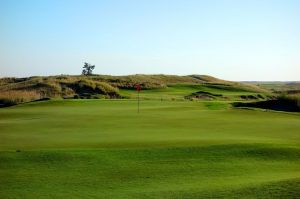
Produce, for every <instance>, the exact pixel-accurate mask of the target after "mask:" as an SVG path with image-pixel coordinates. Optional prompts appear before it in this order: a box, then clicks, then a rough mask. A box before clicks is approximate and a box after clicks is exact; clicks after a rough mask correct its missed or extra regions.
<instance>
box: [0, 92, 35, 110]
mask: <svg viewBox="0 0 300 199" xmlns="http://www.w3.org/2000/svg"><path fill="white" fill-rule="evenodd" d="M40 98H41V96H40V93H37V92H35V91H24V90H10V91H0V106H11V105H15V104H20V103H24V102H30V101H34V100H38V99H40Z"/></svg>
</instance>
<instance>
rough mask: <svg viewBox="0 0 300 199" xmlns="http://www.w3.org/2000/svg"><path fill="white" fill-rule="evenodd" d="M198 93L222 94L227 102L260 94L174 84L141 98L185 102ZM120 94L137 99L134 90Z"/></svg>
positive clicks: (217, 86) (207, 86) (229, 87)
mask: <svg viewBox="0 0 300 199" xmlns="http://www.w3.org/2000/svg"><path fill="white" fill-rule="evenodd" d="M224 87H225V88H224ZM198 91H205V92H210V93H213V94H222V95H223V96H224V97H226V100H237V99H240V96H241V95H257V94H258V92H254V91H249V90H243V89H242V88H238V87H233V86H225V85H213V84H172V85H169V86H168V87H166V88H157V89H149V90H142V92H141V93H140V97H141V98H143V99H156V100H171V99H175V100H183V99H184V97H185V96H188V95H190V94H192V93H194V92H198ZM120 94H121V95H123V96H127V97H128V98H135V97H136V91H135V90H133V89H121V90H120ZM224 99H225V98H224ZM224 99H223V100H224Z"/></svg>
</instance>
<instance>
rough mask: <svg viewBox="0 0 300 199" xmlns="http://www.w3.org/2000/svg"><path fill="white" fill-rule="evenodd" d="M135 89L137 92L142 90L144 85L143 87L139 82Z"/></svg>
mask: <svg viewBox="0 0 300 199" xmlns="http://www.w3.org/2000/svg"><path fill="white" fill-rule="evenodd" d="M135 89H136V91H137V92H140V91H141V90H142V87H141V85H140V84H137V85H136V86H135Z"/></svg>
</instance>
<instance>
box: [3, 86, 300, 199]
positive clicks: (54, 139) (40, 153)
mask: <svg viewBox="0 0 300 199" xmlns="http://www.w3.org/2000/svg"><path fill="white" fill-rule="evenodd" d="M171 89H177V88H171ZM197 89H198V88H197ZM224 92H225V91H224ZM299 121H300V115H299V114H298V113H295V114H291V113H284V112H273V111H268V112H265V111H261V110H246V109H232V108H231V107H230V105H229V104H228V102H225V101H203V102H199V101H192V102H187V101H159V100H157V101H155V100H147V101H142V102H141V112H140V114H138V113H137V110H136V101H132V100H63V101H47V102H35V103H29V104H23V105H18V106H15V107H9V108H3V109H0V198H6V199H9V198H22V199H23V198H299V197H300V122H299ZM16 150H21V152H16Z"/></svg>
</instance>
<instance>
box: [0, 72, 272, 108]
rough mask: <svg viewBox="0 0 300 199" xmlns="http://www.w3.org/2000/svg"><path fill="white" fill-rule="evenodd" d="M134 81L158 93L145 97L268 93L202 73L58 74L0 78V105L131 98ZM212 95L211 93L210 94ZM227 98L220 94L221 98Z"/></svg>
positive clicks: (252, 86)
mask: <svg viewBox="0 0 300 199" xmlns="http://www.w3.org/2000/svg"><path fill="white" fill-rule="evenodd" d="M137 84H140V85H141V86H142V89H143V90H147V91H149V92H148V93H157V94H158V95H156V94H155V96H153V95H152V97H151V96H150V95H147V96H145V98H149V96H150V98H152V99H153V98H157V97H162V96H159V94H163V95H164V96H165V97H166V99H172V98H174V99H185V98H186V97H188V96H192V95H191V94H192V92H197V91H199V89H202V90H206V91H210V90H212V91H213V92H214V91H217V92H223V91H227V93H231V94H232V93H233V92H235V94H236V96H237V98H239V97H241V96H239V95H240V93H239V92H242V93H241V95H242V94H245V93H246V95H245V96H246V98H247V95H252V94H253V93H255V94H258V93H260V94H261V93H263V94H264V95H266V94H267V93H268V91H267V90H264V89H261V88H259V87H257V86H255V85H249V84H243V83H238V82H230V81H225V80H220V79H217V78H214V77H211V76H206V75H190V76H176V75H129V76H108V75H92V76H68V75H60V76H47V77H28V78H2V79H0V106H1V104H2V105H3V106H7V105H15V104H19V103H24V102H30V101H34V100H40V99H47V98H85V99H87V98H89V99H90V98H92V99H93V98H94V99H99V98H110V99H111V98H131V97H132V95H131V94H130V93H132V92H133V91H134V88H135V86H136V85H137ZM197 89H198V90H197ZM176 90H177V91H179V92H177V94H179V93H180V94H179V95H176ZM174 91H175V92H174ZM170 92H172V93H170ZM146 93H147V92H146ZM175 95H176V96H175ZM213 95H214V93H212V95H210V97H211V96H213ZM245 96H244V98H245ZM188 98H191V97H188ZM229 98H230V97H229ZM229 98H228V96H224V97H223V98H222V99H223V100H224V99H229ZM255 98H257V97H255ZM219 99H221V98H219Z"/></svg>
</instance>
